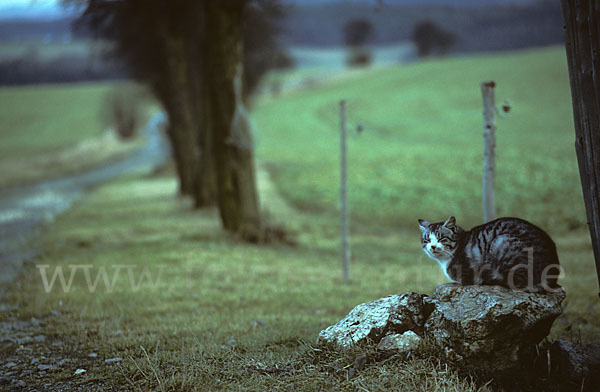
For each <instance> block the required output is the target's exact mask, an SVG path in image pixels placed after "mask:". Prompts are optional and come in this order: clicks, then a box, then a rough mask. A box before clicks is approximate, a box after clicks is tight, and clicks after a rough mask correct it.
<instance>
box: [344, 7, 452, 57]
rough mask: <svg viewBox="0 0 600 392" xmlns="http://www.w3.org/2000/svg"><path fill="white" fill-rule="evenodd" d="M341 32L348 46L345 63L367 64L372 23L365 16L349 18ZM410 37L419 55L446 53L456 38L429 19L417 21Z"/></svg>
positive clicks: (372, 28)
mask: <svg viewBox="0 0 600 392" xmlns="http://www.w3.org/2000/svg"><path fill="white" fill-rule="evenodd" d="M342 33H343V37H344V43H345V45H346V47H347V48H348V57H347V60H346V63H347V64H348V65H350V66H363V65H369V64H370V63H371V57H372V56H371V52H370V51H369V49H368V48H367V44H368V43H369V41H371V40H372V38H373V36H374V33H375V29H374V27H373V24H372V23H371V22H370V21H369V20H368V19H366V18H355V19H351V20H349V21H348V22H346V23H345V24H344V26H343V27H342ZM411 38H412V40H413V42H414V44H415V47H416V49H417V54H418V55H419V57H427V56H431V55H436V54H437V55H440V56H443V55H446V54H448V52H449V51H450V48H451V47H452V46H453V45H454V44H455V43H456V39H457V38H456V35H455V34H454V33H452V32H451V31H448V30H445V29H444V28H442V27H441V26H439V25H438V24H437V23H435V22H433V21H431V20H421V21H419V22H417V24H415V27H414V29H413V33H412V37H411Z"/></svg>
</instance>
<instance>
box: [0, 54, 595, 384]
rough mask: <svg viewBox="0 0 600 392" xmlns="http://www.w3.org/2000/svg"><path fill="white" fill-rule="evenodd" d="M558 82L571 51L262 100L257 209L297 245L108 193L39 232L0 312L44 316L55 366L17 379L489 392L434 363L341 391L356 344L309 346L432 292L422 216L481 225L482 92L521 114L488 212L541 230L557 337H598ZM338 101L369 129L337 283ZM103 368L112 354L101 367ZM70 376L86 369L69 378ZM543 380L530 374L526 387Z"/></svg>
mask: <svg viewBox="0 0 600 392" xmlns="http://www.w3.org/2000/svg"><path fill="white" fill-rule="evenodd" d="M566 75H567V73H566V65H565V61H564V55H563V51H562V50H561V49H544V50H538V51H531V52H523V53H513V54H503V55H500V56H499V55H493V56H491V55H490V56H480V57H468V58H457V59H448V60H442V61H429V62H425V63H422V64H415V65H411V66H406V67H398V68H390V69H385V70H376V71H373V72H367V73H364V74H361V75H355V76H352V77H351V78H347V79H345V80H344V79H339V80H336V81H335V82H333V83H331V84H324V85H322V86H318V87H314V88H312V89H310V90H306V91H298V92H294V93H290V94H287V95H284V96H282V97H281V98H280V99H278V100H270V99H269V98H265V99H264V100H262V101H259V102H258V103H257V105H256V107H255V110H254V119H255V121H256V123H257V126H258V128H259V133H258V135H257V136H258V138H257V143H258V158H259V159H260V161H261V162H262V163H261V165H260V167H261V170H260V171H259V173H260V181H259V188H260V192H261V199H262V204H263V207H264V208H265V209H267V210H269V212H270V215H271V216H272V217H273V219H274V220H275V221H279V222H284V223H285V225H286V226H287V227H288V229H289V230H290V231H293V232H295V233H296V236H297V242H298V244H297V245H296V246H293V247H291V246H285V245H271V246H264V247H258V246H252V245H247V244H242V243H239V242H236V241H235V240H234V239H232V238H230V237H228V236H227V235H225V234H224V233H223V231H221V229H220V228H219V222H218V216H217V213H216V212H215V211H213V210H203V211H192V210H191V208H190V207H191V206H190V205H189V204H187V203H185V202H183V201H181V200H178V199H176V198H175V197H174V195H175V193H176V188H177V187H176V183H175V181H174V180H173V179H172V178H169V177H130V178H123V179H121V180H120V181H117V182H114V183H111V184H108V185H106V186H103V187H101V188H100V189H98V190H96V191H95V192H93V193H92V194H91V195H90V196H89V197H88V198H87V199H86V200H85V202H83V203H82V204H80V205H78V206H76V207H75V208H74V209H73V210H71V211H70V212H69V213H67V214H66V215H64V216H63V217H61V218H59V219H58V221H57V222H56V223H55V224H54V225H53V226H52V230H49V231H48V232H47V233H46V235H45V236H44V244H45V249H46V252H45V254H44V255H43V256H42V257H41V258H40V259H38V260H35V261H33V262H32V263H31V264H29V265H28V266H27V267H26V269H25V271H24V274H23V277H22V279H21V280H20V281H19V282H17V283H15V290H14V291H13V296H12V298H11V303H12V304H13V306H15V308H14V309H13V310H11V311H7V312H3V313H2V314H1V315H0V317H1V319H0V321H4V320H9V319H10V318H11V317H18V318H20V319H22V320H28V319H30V318H31V317H36V318H37V319H39V320H42V322H43V323H45V324H44V325H45V327H44V334H45V335H46V336H47V339H46V340H45V341H44V342H43V344H42V343H40V344H39V350H40V352H44V353H47V354H45V355H46V358H45V362H44V363H55V364H57V365H56V366H55V368H54V369H53V370H52V371H49V372H46V373H44V374H41V375H39V374H38V375H37V376H31V378H29V379H27V380H26V381H27V382H28V383H29V382H31V383H41V384H44V383H52V384H53V385H58V384H66V385H69V386H77V387H84V388H87V389H91V388H98V389H100V388H104V387H114V388H118V387H123V386H124V387H125V388H128V389H131V390H217V389H223V390H253V391H254V390H282V391H287V390H292V389H296V390H303V391H304V390H308V391H311V390H312V391H319V390H369V391H385V390H411V391H448V390H452V391H476V390H489V388H488V387H486V386H484V384H485V382H487V381H488V380H487V379H483V380H475V381H473V380H470V379H468V378H464V377H459V372H458V371H457V370H456V369H454V368H451V367H450V368H449V367H447V366H446V365H444V364H441V363H439V362H438V360H437V359H436V358H435V357H433V356H432V357H417V358H413V359H411V360H409V361H407V362H404V361H402V360H401V359H400V358H397V357H392V358H389V359H388V360H386V361H384V362H381V363H378V364H369V365H367V367H366V368H365V369H364V370H363V371H361V372H359V373H358V375H357V376H356V377H354V378H349V377H348V373H347V370H344V369H347V368H348V367H350V366H351V365H352V362H353V360H354V357H355V356H356V354H357V353H358V352H359V351H353V352H348V353H336V352H332V351H328V350H325V349H323V348H322V347H315V346H314V344H313V343H314V340H315V338H316V336H317V334H318V332H319V331H320V330H321V329H323V328H325V327H327V326H328V325H330V324H332V323H335V322H337V321H338V320H339V319H340V318H341V317H343V316H344V315H345V314H346V313H347V312H348V311H349V310H350V309H351V308H352V307H354V306H355V305H356V304H358V303H361V302H365V301H369V300H372V299H376V298H379V297H381V296H384V295H387V294H390V293H399V292H405V291H419V292H425V293H430V292H432V290H433V288H434V287H435V285H437V284H440V283H443V282H444V277H443V276H442V274H441V272H440V271H439V269H438V268H437V266H435V265H434V264H433V263H432V262H431V261H430V260H428V259H426V257H425V256H424V255H423V253H422V252H421V250H420V244H419V232H418V229H417V226H416V219H417V218H419V217H424V218H428V219H430V220H436V219H441V218H443V217H446V216H448V215H450V214H454V215H456V216H457V218H458V220H459V223H460V222H464V223H465V226H467V227H469V226H470V225H472V224H475V223H477V222H479V221H480V220H481V217H480V201H479V198H480V193H479V182H480V171H481V170H480V166H481V125H480V124H481V109H480V96H479V94H480V93H479V82H480V81H482V80H488V79H494V80H496V82H497V83H498V91H497V94H498V97H499V100H500V101H501V100H502V98H504V97H506V98H509V99H510V100H511V102H512V104H513V106H514V110H513V111H512V112H511V114H510V116H509V118H507V119H505V120H502V121H500V123H499V129H498V149H499V150H498V166H499V176H498V184H497V189H498V203H499V208H500V211H501V213H502V214H510V215H518V216H521V217H524V218H527V219H530V220H532V221H534V222H536V223H539V224H540V225H542V227H544V228H546V229H547V230H548V231H549V232H550V234H551V235H552V236H553V238H554V239H555V240H556V242H557V246H558V250H559V254H560V258H561V263H562V264H563V267H564V269H565V278H564V279H563V280H562V281H561V283H562V284H563V286H564V287H565V289H566V291H567V293H568V298H567V303H568V305H567V307H566V309H565V313H564V314H563V316H561V317H560V318H559V319H558V320H557V322H556V323H555V326H554V328H553V331H552V334H551V336H552V337H563V338H568V339H572V338H577V339H579V338H581V339H583V340H585V341H588V340H597V339H598V336H599V333H600V317H599V316H600V306H599V304H598V301H597V297H596V290H597V282H596V280H595V272H594V265H593V257H592V252H591V247H590V243H589V235H588V233H587V232H586V231H585V227H584V222H585V218H584V212H583V205H582V201H581V193H580V188H579V183H578V175H577V167H576V163H575V155H574V152H573V148H572V140H573V126H572V119H571V114H570V110H571V107H570V101H569V89H568V83H567V79H566V78H567V76H566ZM341 98H345V99H347V100H348V105H349V113H350V120H351V122H352V123H353V124H357V123H361V124H364V125H365V130H364V131H363V133H362V134H361V135H355V136H352V138H351V140H350V157H351V162H352V165H351V168H350V172H351V179H350V184H351V188H352V191H351V198H350V199H351V208H352V211H353V226H352V246H353V248H352V255H353V264H352V269H351V273H352V282H351V284H348V285H344V284H342V283H341V268H340V265H339V264H340V262H339V239H338V217H337V160H338V155H337V147H338V142H337V120H336V118H337V102H338V100H339V99H341ZM268 173H270V177H271V178H272V179H273V183H272V182H271V181H270V180H269V175H268ZM281 195H283V198H282V197H281ZM36 265H38V266H41V265H48V267H47V269H45V271H46V273H47V275H48V276H47V277H48V279H50V278H51V276H52V274H53V273H54V271H55V267H62V268H64V272H65V275H66V279H67V280H68V278H69V274H70V271H71V270H69V266H74V265H90V267H85V268H88V271H89V272H90V281H89V282H88V281H87V280H86V277H85V273H84V270H85V268H83V267H80V269H79V270H75V271H76V272H75V273H74V275H73V281H72V287H71V288H70V290H68V291H67V292H63V290H62V289H61V288H60V282H59V280H56V281H55V286H54V288H53V289H51V290H48V291H49V292H46V289H45V288H44V284H43V280H42V278H41V273H40V271H41V269H40V268H36ZM118 265H121V267H117V266H118ZM127 265H129V266H130V267H127ZM134 266H135V267H134ZM43 268H46V267H43ZM102 268H104V269H105V271H106V272H107V273H108V278H107V280H106V282H105V281H104V280H103V279H102V276H101V275H100V279H99V280H98V285H97V287H96V288H95V289H93V290H91V289H90V283H94V282H95V278H96V276H97V275H96V274H98V273H99V272H100V271H101V269H102ZM118 268H120V269H121V270H120V271H121V272H120V274H118V275H117V277H116V278H115V280H114V282H113V281H112V278H113V276H114V275H113V274H116V272H115V271H116V270H117V269H118ZM144 270H145V271H146V273H144ZM149 278H150V279H151V281H150V280H148V279H149ZM131 279H133V283H132V281H131ZM140 282H142V283H141V284H139V283H140ZM107 283H108V284H109V286H112V289H110V288H107V287H108V286H105V285H106V284H107ZM138 284H139V286H138ZM57 342H61V343H60V344H55V343H57ZM88 353H96V354H98V356H97V357H89V356H88ZM2 355H3V356H4V358H3V359H4V360H8V359H7V358H8V356H9V355H11V354H10V353H7V352H4V353H2ZM114 357H119V358H122V360H121V361H118V362H116V363H113V364H106V363H105V362H104V359H109V358H114ZM65 358H67V359H68V361H63V362H61V361H62V360H63V359H65ZM59 363H62V365H58V364H59ZM24 366H33V365H27V364H25V365H24ZM77 368H83V369H86V372H85V373H84V374H82V375H79V376H74V375H73V373H74V371H75V370H76V369H77ZM35 377H37V379H36V378H35ZM538 381H539V380H535V379H531V377H530V380H529V382H530V383H532V385H531V387H532V390H535V389H536V387H535V386H534V384H535V383H536V382H538ZM538 389H539V388H538Z"/></svg>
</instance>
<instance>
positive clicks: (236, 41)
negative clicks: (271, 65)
mask: <svg viewBox="0 0 600 392" xmlns="http://www.w3.org/2000/svg"><path fill="white" fill-rule="evenodd" d="M245 3H246V2H245V1H244V0H224V1H206V2H204V9H205V16H206V27H207V36H208V37H210V39H209V40H208V47H207V49H208V52H207V57H206V58H207V64H206V67H207V69H206V72H207V75H206V77H207V80H209V81H210V83H209V102H210V106H211V110H210V113H211V122H212V129H213V133H212V137H213V140H212V144H213V147H214V153H215V162H216V172H217V184H218V191H219V195H218V199H219V200H218V205H219V212H220V216H221V221H222V223H223V227H224V228H225V229H226V230H228V231H230V232H232V233H235V234H238V235H240V236H242V237H243V238H244V239H246V240H249V241H259V240H260V238H261V220H260V211H259V202H258V194H257V191H256V180H255V169H254V156H253V147H252V140H251V135H250V128H249V123H248V119H247V117H246V112H245V108H244V102H243V94H242V85H243V83H242V82H243V81H242V75H243V65H242V60H243V58H242V53H243V52H242V18H243V13H244V7H245Z"/></svg>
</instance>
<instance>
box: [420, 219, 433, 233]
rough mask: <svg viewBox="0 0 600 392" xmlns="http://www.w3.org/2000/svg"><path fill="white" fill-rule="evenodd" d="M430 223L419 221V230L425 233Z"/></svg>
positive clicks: (423, 220)
mask: <svg viewBox="0 0 600 392" xmlns="http://www.w3.org/2000/svg"><path fill="white" fill-rule="evenodd" d="M430 224H431V223H429V222H427V221H426V220H425V219H419V229H421V231H422V232H426V231H427V230H428V229H429V225H430Z"/></svg>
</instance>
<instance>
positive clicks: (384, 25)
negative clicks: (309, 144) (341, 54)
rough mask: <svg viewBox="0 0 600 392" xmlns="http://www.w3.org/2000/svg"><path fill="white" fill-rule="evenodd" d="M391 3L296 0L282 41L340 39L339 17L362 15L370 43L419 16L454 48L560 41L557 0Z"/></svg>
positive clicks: (393, 37)
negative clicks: (452, 40) (446, 34)
mask: <svg viewBox="0 0 600 392" xmlns="http://www.w3.org/2000/svg"><path fill="white" fill-rule="evenodd" d="M398 1H400V0H398ZM434 1H435V0H431V2H434ZM439 2H442V0H440V1H439ZM391 3H392V1H389V0H384V2H383V6H381V7H377V6H376V4H377V2H376V1H375V0H373V1H372V2H364V1H363V2H360V3H356V2H352V1H341V2H338V3H325V4H307V3H305V2H299V1H298V2H296V4H295V5H294V6H291V8H290V10H289V14H288V18H287V20H286V21H285V22H284V23H283V26H282V27H283V28H284V30H285V32H284V35H283V41H284V43H286V44H288V45H302V46H338V45H340V44H341V43H342V36H341V28H342V26H343V25H344V23H346V22H347V21H348V20H349V19H352V18H358V17H364V18H367V19H369V20H370V21H371V22H372V23H373V25H374V27H375V37H374V40H373V43H374V44H389V43H394V42H398V41H403V40H407V39H410V37H411V34H412V31H413V28H414V26H415V24H416V23H417V22H419V21H421V20H424V19H429V20H432V21H434V22H436V23H438V24H439V25H441V26H443V27H444V28H445V29H447V30H449V31H452V32H453V33H455V34H456V35H457V36H458V41H457V44H456V46H455V51H459V52H472V51H489V50H506V49H518V48H524V47H532V46H544V45H551V44H558V43H562V42H563V32H562V25H563V23H562V15H561V11H560V4H559V2H557V1H520V3H521V4H519V5H516V4H514V2H512V4H511V5H506V4H504V5H499V4H497V3H498V2H494V3H495V4H494V5H489V4H491V2H487V1H486V2H478V3H479V4H481V3H484V4H486V6H481V5H479V6H471V7H466V6H463V7H457V6H450V5H439V4H431V3H430V4H427V5H405V6H400V5H393V4H391ZM461 3H462V4H466V3H469V1H465V2H461ZM470 4H471V5H473V2H472V1H471V2H470Z"/></svg>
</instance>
